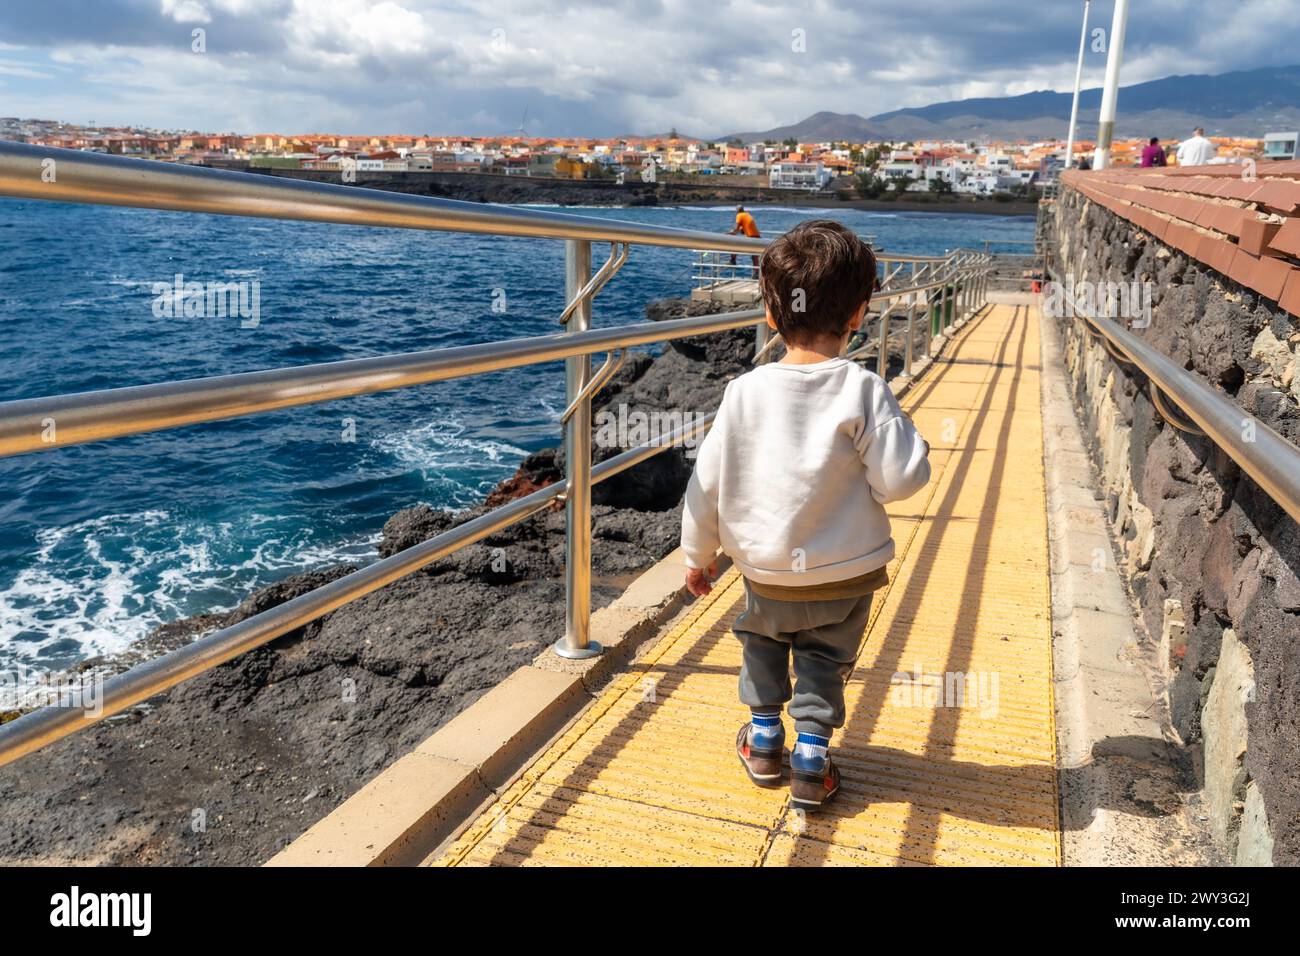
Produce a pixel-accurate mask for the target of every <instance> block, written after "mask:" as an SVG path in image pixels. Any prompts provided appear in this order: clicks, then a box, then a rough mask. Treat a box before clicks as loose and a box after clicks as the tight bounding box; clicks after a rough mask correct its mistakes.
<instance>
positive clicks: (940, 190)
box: [930, 176, 952, 196]
mask: <svg viewBox="0 0 1300 956" xmlns="http://www.w3.org/2000/svg"><path fill="white" fill-rule="evenodd" d="M930 192H932V193H934V194H935V195H936V196H946V195H947V194H948V193H950V192H952V183H950V182H948V180H946V179H944V178H943V177H942V176H936V177H935V178H934V179H932V180H930Z"/></svg>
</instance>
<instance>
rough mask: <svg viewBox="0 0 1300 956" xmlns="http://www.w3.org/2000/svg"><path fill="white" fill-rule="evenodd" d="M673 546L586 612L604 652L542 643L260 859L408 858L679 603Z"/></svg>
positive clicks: (480, 796) (497, 780)
mask: <svg viewBox="0 0 1300 956" xmlns="http://www.w3.org/2000/svg"><path fill="white" fill-rule="evenodd" d="M685 568H686V565H685V563H684V561H683V558H682V554H681V551H680V549H679V550H677V551H674V552H673V553H672V554H670V555H668V557H666V558H664V559H663V560H662V561H659V562H658V563H656V564H655V565H654V566H653V567H651V568H650V569H649V570H647V571H646V572H645V573H644V574H642V575H641V576H640V577H638V578H637V579H636V580H635V581H633V582H632V584H631V585H630V586H629V587H628V589H627V590H626V591H625V592H624V593H623V595H622V596H621V597H619V598H618V600H616V601H614V602H613V603H612V604H610V605H608V606H606V607H604V608H601V609H600V610H598V611H596V612H595V613H594V614H592V616H591V636H592V638H593V639H594V640H597V641H599V642H600V643H601V645H602V647H603V648H604V652H603V653H602V654H601V655H600V656H599V657H595V658H592V659H590V660H586V661H569V660H565V659H563V658H561V657H559V656H557V655H556V654H554V653H552V652H551V651H550V650H549V649H548V650H546V651H544V652H542V654H540V655H538V657H537V659H536V660H534V661H533V663H532V664H529V665H528V666H526V667H521V668H519V670H517V671H515V672H514V673H513V674H511V675H510V676H509V677H507V678H506V679H505V680H504V681H502V682H501V683H500V684H498V685H497V686H496V687H494V688H492V689H491V690H490V691H488V692H487V693H486V694H484V695H483V696H482V697H480V698H479V699H478V700H477V701H475V702H474V703H473V704H471V705H470V706H469V707H468V708H466V709H465V710H464V711H462V712H461V713H460V714H458V715H457V716H456V717H454V718H453V719H452V720H450V721H448V722H447V723H446V724H444V725H443V726H442V727H441V728H439V729H438V730H437V731H436V732H435V733H434V734H432V735H431V736H430V737H428V738H427V739H426V740H425V741H424V742H423V743H421V744H420V745H419V746H417V747H416V748H415V749H414V750H413V751H411V752H410V753H409V754H407V755H406V756H404V757H401V758H399V759H398V760H397V761H396V762H394V763H393V764H391V765H390V766H389V767H387V768H386V769H384V770H383V771H381V772H380V773H379V775H378V776H376V777H375V778H374V779H372V780H371V781H370V782H369V783H367V784H366V785H365V786H364V787H362V788H361V789H360V790H359V791H357V793H355V794H353V795H352V796H351V797H349V798H348V799H347V800H345V801H344V802H343V803H342V804H340V805H339V806H338V807H336V808H335V809H334V810H333V811H332V812H331V813H330V814H329V815H328V816H326V817H325V818H324V819H322V820H320V821H318V822H317V823H316V824H315V825H314V826H312V827H311V828H310V829H309V830H307V832H306V833H304V834H303V835H302V836H300V837H298V839H296V840H294V841H293V842H292V843H291V844H289V846H287V847H285V848H284V849H283V850H281V851H280V852H279V853H277V854H276V855H275V856H274V857H272V858H271V859H270V860H269V861H268V862H267V863H266V864H265V865H266V866H412V865H415V864H417V863H419V862H420V861H421V860H423V859H424V858H425V857H427V856H428V855H429V853H431V852H432V851H433V850H434V849H435V848H436V847H437V846H438V845H439V844H440V843H442V842H443V841H445V840H446V839H448V838H449V837H451V836H453V835H454V834H455V832H456V831H457V830H458V829H459V828H461V827H463V825H464V824H465V823H466V822H467V821H468V820H470V819H472V815H473V813H474V811H475V810H476V809H477V808H479V807H480V806H481V805H483V804H485V803H487V802H488V801H490V800H493V799H495V798H496V796H497V795H498V794H499V793H500V792H501V791H502V790H503V789H504V788H506V787H508V786H509V785H510V784H511V783H513V782H514V780H515V779H516V778H517V777H518V776H519V774H520V773H522V772H523V770H524V769H525V768H526V767H527V766H528V765H529V764H530V763H531V762H532V760H533V758H534V757H535V755H536V754H537V752H538V751H539V749H542V748H544V747H545V746H547V745H548V744H549V743H550V741H551V740H553V739H554V738H555V737H557V736H558V735H559V734H560V733H562V732H563V731H564V730H565V728H567V727H568V725H569V724H570V723H571V722H572V721H573V720H575V719H577V717H578V716H579V715H580V714H581V713H582V712H583V711H584V710H585V709H586V707H587V706H588V705H589V704H590V703H591V702H592V701H593V700H594V698H595V694H596V693H598V691H599V690H600V687H601V686H602V685H603V684H604V683H605V682H606V681H608V680H609V678H610V677H611V676H612V675H613V674H614V673H615V672H617V671H618V670H620V669H621V668H622V667H623V666H624V665H626V664H627V663H628V662H629V661H630V660H631V659H632V658H633V656H634V655H635V654H636V652H637V651H638V649H639V648H641V647H642V646H643V645H644V644H645V643H646V641H648V640H649V639H650V638H652V637H654V636H655V635H657V634H658V633H659V632H660V630H661V628H662V626H663V625H664V624H665V623H666V622H667V621H668V620H669V619H670V618H672V617H673V616H675V615H676V614H677V613H678V612H679V611H680V610H681V609H682V607H683V606H684V605H685V592H684V591H683V589H682V586H681V585H682V580H683V578H684V576H685Z"/></svg>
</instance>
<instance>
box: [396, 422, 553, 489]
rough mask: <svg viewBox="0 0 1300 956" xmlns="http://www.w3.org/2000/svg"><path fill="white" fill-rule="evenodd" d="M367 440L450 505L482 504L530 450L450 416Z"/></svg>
mask: <svg viewBox="0 0 1300 956" xmlns="http://www.w3.org/2000/svg"><path fill="white" fill-rule="evenodd" d="M370 444H371V447H372V448H374V449H375V450H376V451H379V452H381V453H383V454H385V455H387V456H389V457H391V458H393V459H395V460H396V461H397V462H398V463H399V464H401V465H403V466H404V467H405V468H406V469H408V470H410V471H414V472H417V473H419V475H420V477H421V478H422V479H423V481H424V482H425V484H426V485H427V486H429V490H430V492H432V493H434V494H433V496H434V497H435V498H436V499H437V500H439V501H441V502H443V503H444V504H445V505H449V506H451V507H453V508H468V507H473V506H474V505H477V504H480V503H481V502H482V499H483V496H484V495H485V494H486V493H487V492H489V491H491V490H492V488H494V487H495V486H496V485H497V483H498V482H499V481H501V480H502V479H503V478H508V477H509V476H510V475H512V474H514V471H515V468H517V467H518V464H519V462H520V461H522V460H523V459H524V458H525V457H527V455H528V452H527V451H525V450H524V449H522V448H518V447H516V446H514V445H511V444H509V443H508V442H503V441H498V440H496V439H492V438H486V437H483V436H481V435H476V434H473V433H471V432H470V430H469V428H468V427H467V426H466V425H464V424H463V423H462V422H459V421H457V420H454V419H452V420H443V421H431V422H429V423H427V424H424V425H420V426H418V427H416V428H411V429H408V430H406V431H402V432H396V433H394V434H391V435H384V436H382V437H380V438H376V439H374V440H373V441H372V442H371V443H370Z"/></svg>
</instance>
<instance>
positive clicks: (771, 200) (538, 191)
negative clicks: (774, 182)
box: [249, 169, 1038, 216]
mask: <svg viewBox="0 0 1300 956" xmlns="http://www.w3.org/2000/svg"><path fill="white" fill-rule="evenodd" d="M249 171H250V172H254V173H258V174H261V175H266V176H279V177H283V178H286V179H297V180H302V181H306V182H322V183H332V184H334V185H341V184H342V183H343V179H342V175H341V174H340V173H337V172H326V171H316V170H302V169H251V170H249ZM704 178H705V179H708V178H710V177H704ZM355 184H356V185H358V186H364V187H366V188H368V189H383V190H388V191H391V192H402V193H410V194H412V195H418V196H437V197H438V198H441V199H457V200H461V201H465V202H482V203H506V204H519V205H528V204H554V205H558V206H699V205H720V204H731V203H745V204H747V205H755V206H761V205H765V204H766V205H785V206H790V205H795V206H800V207H806V206H810V207H825V208H843V209H863V210H870V211H878V212H933V213H940V214H949V215H953V214H960V215H986V216H1032V215H1034V214H1035V213H1036V212H1037V209H1038V205H1037V203H1035V202H1025V201H1018V200H1007V201H1002V200H996V199H983V198H980V199H977V198H975V197H972V196H956V195H951V194H950V195H947V196H932V195H929V194H926V193H918V194H908V196H907V197H906V198H903V199H890V200H884V199H858V198H841V197H840V196H839V195H834V194H828V193H809V192H801V191H794V190H789V189H771V188H769V187H766V186H747V185H741V184H735V183H725V182H719V183H709V182H702V183H686V182H681V181H677V180H664V181H662V182H658V183H642V182H630V183H625V184H622V185H620V184H618V183H616V182H614V181H613V180H609V179H604V180H601V179H595V180H562V179H552V178H549V177H541V176H538V177H528V176H501V175H494V174H491V173H429V172H392V173H380V172H359V173H357V174H356V183H355Z"/></svg>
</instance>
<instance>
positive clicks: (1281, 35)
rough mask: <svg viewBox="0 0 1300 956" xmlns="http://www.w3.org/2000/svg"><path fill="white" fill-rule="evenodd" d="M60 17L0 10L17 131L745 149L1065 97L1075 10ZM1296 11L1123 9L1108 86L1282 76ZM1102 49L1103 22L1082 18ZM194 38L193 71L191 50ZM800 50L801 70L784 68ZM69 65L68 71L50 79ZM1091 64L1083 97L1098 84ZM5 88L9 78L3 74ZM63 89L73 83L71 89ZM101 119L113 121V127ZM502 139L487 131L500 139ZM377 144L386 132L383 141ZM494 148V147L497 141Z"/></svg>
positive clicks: (877, 7) (46, 4)
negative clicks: (53, 123) (798, 128)
mask: <svg viewBox="0 0 1300 956" xmlns="http://www.w3.org/2000/svg"><path fill="white" fill-rule="evenodd" d="M150 2H151V0H101V3H99V4H97V5H95V6H93V7H91V8H89V12H86V11H87V8H85V7H83V6H81V5H78V6H77V7H76V9H77V10H78V11H82V13H83V15H81V16H73V15H72V9H71V8H70V7H69V8H68V9H67V10H65V9H63V8H65V7H67V6H68V5H67V4H65V3H64V2H62V0H43V2H41V3H37V4H26V5H22V6H20V5H17V4H13V5H6V6H5V8H4V9H0V35H3V36H4V37H5V43H6V45H7V46H8V47H9V48H10V49H13V50H18V51H20V53H22V54H23V55H21V56H13V57H10V58H8V60H7V61H6V63H5V65H6V67H7V69H5V68H3V67H0V72H4V74H5V75H6V76H11V77H14V79H13V80H12V81H11V82H9V83H7V90H6V100H7V104H6V109H7V111H8V112H18V113H20V114H23V115H37V114H43V115H51V110H52V109H53V108H55V107H57V108H59V109H63V110H66V109H68V104H74V108H73V109H72V112H71V113H70V114H68V115H69V118H75V117H79V116H87V115H94V116H97V117H99V118H101V119H103V120H104V121H113V122H123V123H139V124H149V125H156V126H172V127H180V126H188V127H198V128H204V129H232V128H238V129H244V130H249V131H251V130H270V129H279V130H284V131H291V130H302V129H304V128H307V127H311V128H315V129H345V128H347V129H350V131H354V132H365V131H371V130H373V131H375V132H380V131H395V130H398V129H403V130H409V131H433V130H440V131H446V132H450V131H455V130H459V131H464V132H476V133H502V132H507V131H508V130H510V129H513V127H514V126H515V125H517V123H518V117H519V116H520V115H522V113H523V111H524V110H525V109H528V110H529V111H530V112H529V115H530V120H529V128H530V130H534V131H536V132H538V133H539V134H548V133H549V134H572V133H580V132H590V133H604V134H612V133H626V132H636V131H647V132H658V131H662V130H664V129H667V128H668V127H670V126H676V127H677V128H678V129H681V130H684V131H690V132H695V133H699V134H715V133H721V132H726V131H729V130H734V129H760V128H764V127H767V126H772V125H778V124H784V123H789V122H793V121H796V120H798V119H801V118H802V117H803V116H806V115H808V114H809V113H812V112H815V111H817V110H822V109H826V110H832V111H835V112H857V113H861V114H863V115H871V114H874V113H878V112H884V111H887V110H892V109H897V108H900V107H903V106H920V105H924V104H926V103H930V102H935V101H938V100H944V99H960V98H963V97H968V96H998V95H1007V94H1017V93H1022V92H1028V91H1032V90H1036V89H1044V88H1055V89H1064V88H1067V87H1068V86H1069V85H1070V84H1071V82H1072V81H1073V74H1074V53H1075V51H1076V49H1077V42H1078V28H1079V22H1078V9H1077V8H1076V7H1075V5H1073V4H1045V3H1043V2H1042V0H1003V2H1001V3H1000V4H998V5H997V6H996V7H985V6H983V5H980V6H977V5H974V4H971V3H969V2H968V0H930V3H929V4H927V5H926V6H925V7H924V8H917V7H910V6H906V5H897V4H892V3H889V4H887V3H883V2H862V0H839V2H834V0H813V2H808V0H803V2H799V0H768V2H759V0H731V2H711V3H702V2H700V0H622V2H617V0H613V2H611V0H493V2H492V3H490V4H489V3H482V4H475V5H473V6H474V7H475V8H471V5H470V4H468V3H465V2H455V0H153V5H152V6H150ZM1293 6H1294V0H1241V2H1234V3H1233V4H1231V5H1227V4H1223V3H1222V2H1221V0H1148V2H1144V3H1143V4H1135V5H1134V7H1133V14H1132V20H1131V22H1130V28H1129V38H1128V44H1127V47H1128V48H1127V50H1126V57H1125V67H1124V81H1125V82H1126V83H1134V82H1140V81H1142V80H1147V79H1153V78H1156V77H1158V76H1163V75H1167V74H1169V73H1171V72H1201V73H1216V72H1223V71H1226V70H1230V69H1238V68H1241V67H1242V66H1243V64H1248V65H1252V66H1254V65H1268V64H1281V63H1287V62H1291V61H1294V60H1295V59H1296V57H1295V54H1294V51H1295V49H1297V48H1300V44H1297V40H1298V39H1300V25H1298V24H1297V21H1296V18H1295V17H1294V16H1293V15H1291V13H1290V11H1291V9H1292V8H1293ZM1094 11H1095V12H1094V15H1093V21H1094V24H1093V25H1094V26H1101V27H1103V28H1108V27H1109V25H1110V15H1109V8H1108V5H1105V4H1095V5H1094ZM191 23H202V24H203V25H204V29H205V31H206V39H207V52H206V53H204V54H201V55H199V54H193V53H191V52H190V50H189V43H190V36H189V29H188V25H189V24H191ZM796 29H797V30H801V31H803V33H802V37H803V39H804V41H805V49H806V52H799V51H798V50H796V49H792V44H791V36H792V31H793V30H796ZM53 64H66V65H69V66H73V67H76V68H77V69H76V70H74V71H73V72H71V73H69V72H67V71H53V70H50V69H48V68H47V67H49V66H51V65H53ZM1103 67H1104V58H1103V57H1100V56H1097V55H1090V57H1089V60H1088V62H1087V67H1086V70H1087V72H1086V74H1085V75H1086V77H1087V79H1088V80H1089V81H1091V82H1092V83H1094V84H1095V83H1096V82H1098V81H1099V80H1100V77H1101V73H1102V69H1103ZM14 71H18V72H14ZM78 71H79V73H80V75H78ZM110 113H111V114H112V115H111V116H110V115H109V114H110ZM503 118H504V125H502V124H503ZM378 124H382V128H381V126H380V125H378ZM498 127H500V128H498Z"/></svg>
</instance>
